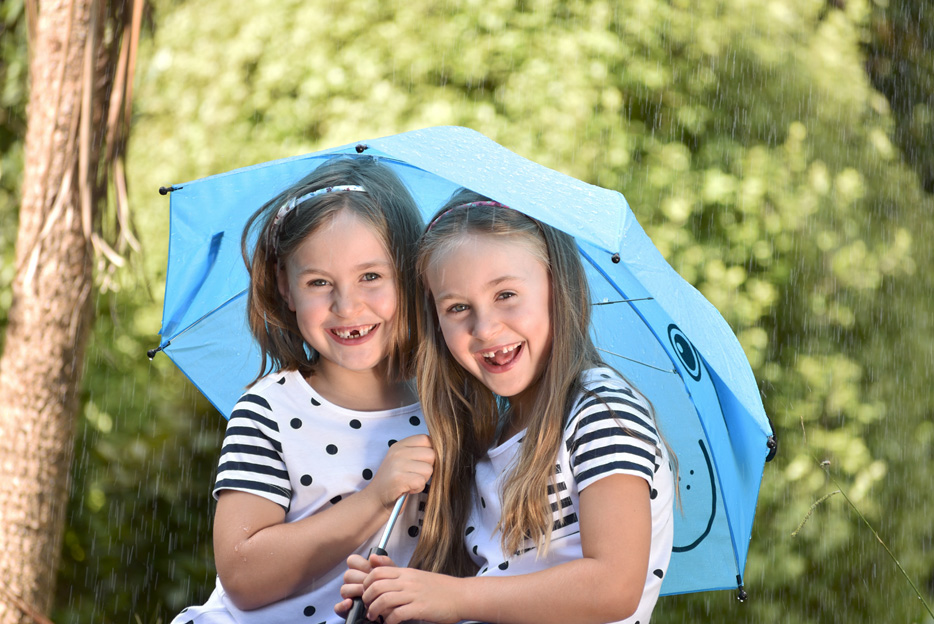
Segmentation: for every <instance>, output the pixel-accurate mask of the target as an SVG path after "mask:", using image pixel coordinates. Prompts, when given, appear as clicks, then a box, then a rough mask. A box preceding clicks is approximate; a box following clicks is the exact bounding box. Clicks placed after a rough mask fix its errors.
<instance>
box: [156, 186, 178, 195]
mask: <svg viewBox="0 0 934 624" xmlns="http://www.w3.org/2000/svg"><path fill="white" fill-rule="evenodd" d="M180 188H182V187H180V186H160V187H159V194H160V195H168V194H169V193H171V192H172V191H177V190H179V189H180Z"/></svg>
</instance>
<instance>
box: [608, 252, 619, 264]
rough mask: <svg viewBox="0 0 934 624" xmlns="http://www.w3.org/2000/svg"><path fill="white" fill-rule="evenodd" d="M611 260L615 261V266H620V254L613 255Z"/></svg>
mask: <svg viewBox="0 0 934 624" xmlns="http://www.w3.org/2000/svg"><path fill="white" fill-rule="evenodd" d="M610 260H612V261H613V264H619V254H618V253H615V254H613V256H612V257H611V258H610Z"/></svg>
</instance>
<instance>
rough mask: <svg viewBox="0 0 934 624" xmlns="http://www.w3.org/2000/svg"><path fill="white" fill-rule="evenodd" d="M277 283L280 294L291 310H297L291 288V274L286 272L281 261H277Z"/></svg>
mask: <svg viewBox="0 0 934 624" xmlns="http://www.w3.org/2000/svg"><path fill="white" fill-rule="evenodd" d="M276 283H277V285H278V286H279V294H280V295H281V296H282V299H283V301H285V302H286V303H287V304H288V306H289V310H291V311H292V312H295V303H294V302H293V301H292V292H291V290H289V274H288V273H287V272H286V270H285V267H284V266H282V264H280V263H278V262H277V263H276Z"/></svg>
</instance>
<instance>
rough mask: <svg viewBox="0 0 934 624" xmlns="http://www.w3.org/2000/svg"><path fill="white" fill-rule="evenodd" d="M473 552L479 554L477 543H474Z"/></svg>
mask: <svg viewBox="0 0 934 624" xmlns="http://www.w3.org/2000/svg"><path fill="white" fill-rule="evenodd" d="M473 554H475V555H476V554H477V546H476V545H474V547H473Z"/></svg>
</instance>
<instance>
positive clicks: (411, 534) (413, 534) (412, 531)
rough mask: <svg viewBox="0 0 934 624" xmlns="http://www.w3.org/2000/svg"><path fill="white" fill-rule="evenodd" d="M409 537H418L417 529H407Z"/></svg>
mask: <svg viewBox="0 0 934 624" xmlns="http://www.w3.org/2000/svg"><path fill="white" fill-rule="evenodd" d="M409 537H418V527H417V526H410V527H409Z"/></svg>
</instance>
